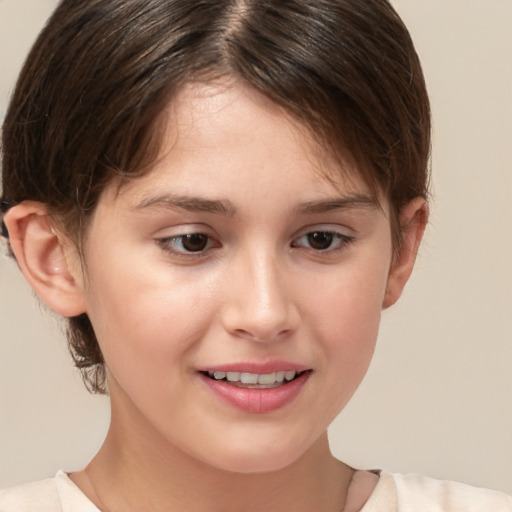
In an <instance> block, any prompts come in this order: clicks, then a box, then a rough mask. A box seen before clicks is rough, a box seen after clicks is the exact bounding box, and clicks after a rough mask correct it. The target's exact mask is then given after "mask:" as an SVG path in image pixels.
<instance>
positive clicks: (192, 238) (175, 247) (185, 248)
mask: <svg viewBox="0 0 512 512" xmlns="http://www.w3.org/2000/svg"><path fill="white" fill-rule="evenodd" d="M158 243H159V244H160V245H161V246H162V247H163V248H164V249H165V250H167V251H169V252H175V253H182V254H187V253H201V252H203V251H205V250H207V249H209V248H210V247H211V246H212V245H213V240H212V238H211V237H209V236H208V235H205V234H204V233H190V234H187V235H178V236H172V237H169V238H162V239H160V240H158Z"/></svg>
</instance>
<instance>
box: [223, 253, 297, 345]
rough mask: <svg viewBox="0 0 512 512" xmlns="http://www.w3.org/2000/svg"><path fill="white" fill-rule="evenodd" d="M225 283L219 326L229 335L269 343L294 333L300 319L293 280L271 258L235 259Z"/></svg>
mask: <svg viewBox="0 0 512 512" xmlns="http://www.w3.org/2000/svg"><path fill="white" fill-rule="evenodd" d="M227 281H228V282H225V292H226V294H225V299H226V301H225V303H224V307H223V311H222V324H223V326H224V328H225V329H226V330H227V331H228V332H229V333H231V334H232V335H234V336H236V337H239V338H245V339H248V340H252V341H258V342H269V341H276V340H280V339H283V338H286V337H287V336H290V335H291V334H292V333H293V332H295V331H296V329H297V327H298V324H299V320H300V316H299V311H298V308H297V304H296V303H295V300H294V298H295V297H294V294H293V279H290V276H289V275H288V274H287V272H286V270H285V268H284V264H279V262H278V259H277V258H276V256H275V255H273V254H272V253H270V254H261V253H260V254H252V255H245V256H241V257H239V258H236V261H233V262H232V265H231V266H230V269H229V276H228V277H227Z"/></svg>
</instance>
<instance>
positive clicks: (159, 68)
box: [2, 0, 430, 393]
mask: <svg viewBox="0 0 512 512" xmlns="http://www.w3.org/2000/svg"><path fill="white" fill-rule="evenodd" d="M225 74H229V75H233V76H237V77H239V78H242V79H244V80H245V81H247V82H248V83H250V84H251V85H252V86H253V87H255V88H256V89H258V90H259V91H261V92H262V93H263V94H265V95H267V96H268V97H269V98H271V99H272V100H273V101H275V102H276V103H278V104H280V105H281V106H283V107H284V108H285V109H286V110H287V111H288V112H289V113H291V114H292V115H293V116H295V117H296V118H298V119H299V120H300V121H301V122H303V123H304V124H305V125H306V126H307V127H308V128H310V129H311V132H312V133H315V134H316V135H317V137H318V139H319V140H320V141H321V142H322V143H323V144H324V146H327V147H328V149H329V150H330V151H332V152H333V153H334V154H335V155H340V154H344V153H345V154H346V153H347V152H349V154H350V155H352V156H353V158H354V159H355V160H356V162H357V164H358V165H357V170H358V172H359V173H360V175H361V177H362V178H363V179H364V181H365V182H366V183H367V184H368V185H369V187H370V188H371V190H372V191H373V192H374V194H377V192H382V193H383V194H384V195H385V196H386V197H387V199H389V202H390V205H391V216H392V218H391V222H392V227H393V239H394V243H395V246H398V245H399V243H400V238H401V237H400V228H399V226H398V223H397V215H398V212H399V211H400V209H401V208H402V207H403V206H404V205H405V204H406V203H407V202H408V201H409V200H411V199H412V198H414V197H417V196H423V197H426V195H427V185H428V157H429V149H430V111H429V102H428V96H427V92H426V88H425V83H424V79H423V75H422V71H421V66H420V63H419V60H418V57H417V55H416V52H415V50H414V47H413V44H412V41H411V39H410V37H409V34H408V32H407V29H406V28H405V26H404V24H403V23H402V21H401V20H400V18H399V17H398V15H397V14H396V13H395V11H394V10H393V8H392V7H391V5H390V3H389V2H388V1H387V0H365V1H361V0H197V1H190V0H130V1H128V2H127V1H126V0H62V1H61V2H60V4H59V5H58V7H57V9H56V11H55V13H54V14H53V16H52V17H51V18H50V19H49V21H48V23H47V25H46V27H45V28H44V30H43V31H42V33H41V34H40V36H39V38H38V39H37V41H36V43H35V44H34V47H33V49H32V51H31V53H30V54H29V56H28V58H27V61H26V63H25V65H24V67H23V70H22V72H21V74H20V77H19V80H18V83H17V86H16V89H15V91H14V95H13V97H12V100H11V103H10V106H9V109H8V112H7V115H6V118H5V123H4V126H3V134H2V137H3V139H2V151H3V177H2V185H3V200H2V210H3V211H6V210H7V209H8V208H9V207H11V206H13V205H15V204H17V203H19V202H21V201H23V200H25V199H31V200H35V201H40V202H43V203H45V204H46V205H47V206H48V208H49V210H50V212H51V213H52V214H53V216H54V217H55V219H57V220H58V221H59V223H60V224H61V225H62V226H63V228H64V229H65V230H66V231H67V233H68V234H69V235H70V236H72V237H73V238H74V239H75V240H76V241H77V243H78V244H79V243H80V240H81V238H82V236H83V234H84V232H85V229H86V227H87V220H88V219H89V217H90V215H91V213H92V211H93V210H94V208H95V205H96V204H97V201H98V198H99V195H100V193H101V191H102V190H103V188H104V186H105V184H106V183H107V182H109V180H111V179H112V177H113V176H114V175H123V176H136V175H139V174H140V173H141V172H142V171H143V170H144V169H146V168H148V166H149V165H150V164H151V162H152V161H154V159H155V157H156V155H157V153H158V151H159V149H160V136H161V134H160V133H159V130H157V129H156V128H155V127H156V126H157V121H158V118H159V114H160V113H161V112H162V111H163V110H164V108H165V105H166V104H167V103H168V102H169V101H170V99H171V98H172V97H173V95H174V94H176V92H177V91H178V90H179V88H180V87H181V86H182V85H183V84H184V83H185V82H187V81H190V80H197V79H207V78H208V77H211V76H222V75H225ZM68 340H69V346H70V351H71V354H72V356H73V359H74V361H75V364H76V366H77V367H78V368H79V369H80V370H81V372H82V375H83V378H84V381H85V383H86V385H87V387H88V389H90V390H91V391H95V392H100V393H104V392H106V382H105V370H104V365H103V364H104V362H103V357H102V354H101V351H100V349H99V347H98V343H97V340H96V337H95V334H94V330H93V328H92V325H91V323H90V321H89V318H88V317H87V315H85V314H83V315H80V316H78V317H74V318H70V319H69V329H68Z"/></svg>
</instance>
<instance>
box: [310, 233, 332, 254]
mask: <svg viewBox="0 0 512 512" xmlns="http://www.w3.org/2000/svg"><path fill="white" fill-rule="evenodd" d="M332 240H333V234H332V233H328V232H326V231H316V232H315V233H310V234H309V235H308V242H309V245H311V247H312V248H313V249H317V250H322V249H329V247H330V246H331V244H332Z"/></svg>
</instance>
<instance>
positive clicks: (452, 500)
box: [0, 471, 512, 512]
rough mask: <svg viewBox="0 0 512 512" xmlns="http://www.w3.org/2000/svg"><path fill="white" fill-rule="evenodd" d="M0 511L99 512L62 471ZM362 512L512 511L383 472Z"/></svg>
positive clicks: (454, 489)
mask: <svg viewBox="0 0 512 512" xmlns="http://www.w3.org/2000/svg"><path fill="white" fill-rule="evenodd" d="M0 512H100V511H99V510H98V508H97V507H96V506H95V505H93V504H92V503H91V502H90V501H89V500H88V499H87V498H86V497H85V495H84V494H83V493H82V491H81V490H80V489H79V488H78V487H77V486H76V485H75V484H74V483H73V482H72V481H71V480H70V479H69V477H68V476H67V475H66V473H64V472H63V471H59V472H58V473H57V474H56V475H55V478H49V479H47V480H41V481H40V482H34V483H31V484H25V485H19V486H17V487H12V488H11V489H6V490H4V491H0ZM361 512H512V497H511V496H507V495H506V494H503V493H501V492H498V491H491V490H488V489H480V488H478V487H472V486H469V485H465V484H459V483H456V482H449V481H440V480H434V479H432V478H427V477H424V476H419V475H399V474H393V473H386V472H385V471H382V472H381V473H380V478H379V482H378V484H377V486H376V487H375V490H374V491H373V493H372V495H371V496H370V499H369V500H368V501H367V503H366V505H365V506H364V507H363V508H362V509H361Z"/></svg>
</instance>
